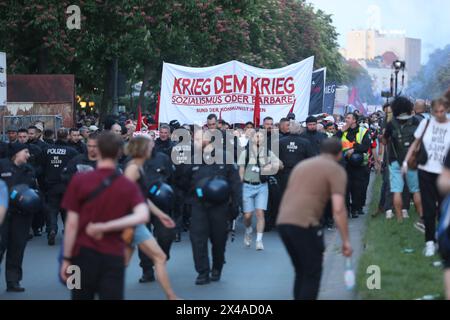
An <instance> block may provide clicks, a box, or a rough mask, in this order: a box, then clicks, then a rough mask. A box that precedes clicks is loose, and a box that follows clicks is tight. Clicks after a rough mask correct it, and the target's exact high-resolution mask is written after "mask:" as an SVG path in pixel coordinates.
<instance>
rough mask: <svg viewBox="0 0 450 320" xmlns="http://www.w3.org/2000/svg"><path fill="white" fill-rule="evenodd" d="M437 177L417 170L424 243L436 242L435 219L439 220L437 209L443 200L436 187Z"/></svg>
mask: <svg viewBox="0 0 450 320" xmlns="http://www.w3.org/2000/svg"><path fill="white" fill-rule="evenodd" d="M438 177H439V175H438V174H435V173H429V172H427V171H423V170H419V188H420V196H421V198H422V207H423V220H424V224H425V241H436V219H439V216H440V214H439V208H440V207H441V204H442V200H443V197H442V196H441V195H440V194H439V191H438V189H437V185H436V182H437V179H438Z"/></svg>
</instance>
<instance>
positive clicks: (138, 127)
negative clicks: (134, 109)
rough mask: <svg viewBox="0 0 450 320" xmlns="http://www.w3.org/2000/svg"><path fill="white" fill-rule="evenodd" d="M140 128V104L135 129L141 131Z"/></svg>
mask: <svg viewBox="0 0 450 320" xmlns="http://www.w3.org/2000/svg"><path fill="white" fill-rule="evenodd" d="M141 129H142V112H141V105H139V106H138V118H137V125H136V131H141Z"/></svg>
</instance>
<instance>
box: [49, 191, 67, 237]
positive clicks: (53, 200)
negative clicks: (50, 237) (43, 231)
mask: <svg viewBox="0 0 450 320" xmlns="http://www.w3.org/2000/svg"><path fill="white" fill-rule="evenodd" d="M63 196H64V194H61V193H58V194H47V195H46V197H45V200H46V205H47V222H46V223H47V232H50V231H55V232H56V233H57V232H58V216H59V214H61V219H62V220H63V222H64V223H65V221H66V211H65V210H64V209H62V208H61V201H62V198H63Z"/></svg>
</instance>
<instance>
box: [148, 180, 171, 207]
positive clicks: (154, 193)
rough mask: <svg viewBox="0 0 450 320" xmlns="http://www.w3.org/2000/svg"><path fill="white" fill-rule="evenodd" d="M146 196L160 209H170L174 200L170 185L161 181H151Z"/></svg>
mask: <svg viewBox="0 0 450 320" xmlns="http://www.w3.org/2000/svg"><path fill="white" fill-rule="evenodd" d="M147 196H148V198H149V199H150V200H151V201H152V202H153V203H154V204H155V205H156V206H157V207H158V208H160V209H161V210H170V208H172V205H173V203H174V200H175V195H174V192H173V189H172V187H171V186H170V185H168V184H167V183H165V182H162V181H157V182H154V183H152V184H151V186H150V189H149V191H148V194H147Z"/></svg>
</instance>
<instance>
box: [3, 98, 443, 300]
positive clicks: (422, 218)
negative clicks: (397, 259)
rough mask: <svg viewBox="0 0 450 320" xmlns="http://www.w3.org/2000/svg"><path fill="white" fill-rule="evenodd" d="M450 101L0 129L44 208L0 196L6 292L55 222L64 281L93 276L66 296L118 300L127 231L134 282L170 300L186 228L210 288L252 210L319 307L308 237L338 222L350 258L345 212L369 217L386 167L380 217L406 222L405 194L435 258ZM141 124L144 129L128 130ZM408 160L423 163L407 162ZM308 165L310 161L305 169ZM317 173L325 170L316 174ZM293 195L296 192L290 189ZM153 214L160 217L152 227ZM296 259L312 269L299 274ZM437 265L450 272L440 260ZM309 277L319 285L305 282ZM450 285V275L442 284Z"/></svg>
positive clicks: (52, 239) (51, 235)
mask: <svg viewBox="0 0 450 320" xmlns="http://www.w3.org/2000/svg"><path fill="white" fill-rule="evenodd" d="M449 95H450V93H447V95H446V96H444V97H442V98H441V99H438V100H436V101H434V102H433V104H432V106H431V108H430V110H428V109H427V106H426V104H425V103H424V102H423V101H421V100H418V101H415V103H413V102H411V101H410V100H409V99H407V98H405V97H397V98H396V99H394V100H393V101H392V102H391V103H390V104H387V105H385V106H384V107H383V110H382V111H381V110H380V111H377V112H375V113H373V114H371V115H370V116H367V117H365V116H362V115H361V114H359V113H358V112H353V113H348V114H346V115H345V117H342V116H330V115H326V114H324V115H317V116H309V117H308V118H307V119H306V120H305V121H303V122H298V121H296V119H295V115H294V114H288V115H287V116H286V118H282V119H280V121H279V122H277V123H275V121H274V119H273V118H271V117H266V118H264V119H263V122H262V125H261V126H258V125H255V124H254V123H252V122H247V123H241V124H229V123H227V122H226V121H224V120H222V119H218V117H217V116H216V115H215V114H211V115H209V116H208V117H207V119H205V120H206V122H205V124H204V126H203V127H202V126H196V125H192V124H183V125H181V124H180V123H179V122H178V121H177V120H173V121H171V122H170V123H168V124H160V125H159V128H158V129H159V130H158V131H151V130H148V129H149V128H150V127H151V125H152V124H153V123H152V120H151V117H150V116H148V117H147V116H145V117H143V119H141V120H140V121H141V124H138V123H137V122H136V121H135V120H133V119H134V117H133V116H131V115H128V114H126V113H120V114H119V115H118V116H109V117H107V118H106V120H105V121H104V123H102V124H100V123H99V122H98V117H97V116H96V115H86V114H84V113H81V114H80V115H79V118H78V122H77V127H74V128H71V129H65V128H60V129H58V130H57V132H53V131H52V130H50V129H46V128H45V123H42V122H38V123H35V124H34V125H32V126H30V127H28V128H13V127H10V128H7V130H6V133H7V141H6V142H2V143H1V144H0V158H3V160H1V161H0V174H1V178H2V179H3V180H4V181H5V182H6V185H7V187H8V188H9V190H10V191H11V189H13V188H14V187H15V186H16V185H18V184H25V185H27V186H28V187H29V188H32V189H34V190H38V193H39V194H40V201H41V206H39V208H37V209H36V210H34V211H33V212H32V213H30V212H20V213H18V212H17V211H23V210H19V209H18V208H16V207H14V205H13V206H9V207H8V203H7V202H6V203H5V201H4V199H3V198H4V197H2V199H0V220H1V218H3V217H4V216H5V217H4V219H3V220H4V223H3V224H2V227H1V228H2V238H1V246H0V249H1V250H0V259H2V258H3V256H4V253H5V252H6V281H7V290H8V291H14V292H22V291H24V290H25V289H24V288H23V287H22V286H21V285H20V281H21V280H22V267H21V266H22V261H23V256H24V252H25V247H26V240H29V239H31V238H32V237H39V236H41V235H42V234H43V233H44V232H45V233H46V235H47V242H48V245H50V246H54V245H55V244H56V243H57V235H58V226H60V225H61V222H63V223H65V228H64V249H63V253H62V267H61V278H62V279H67V274H66V269H67V267H68V266H69V265H70V264H71V263H76V264H77V265H81V266H83V267H84V268H87V269H89V272H88V275H89V276H88V277H87V278H85V279H84V280H83V288H84V289H82V291H77V292H74V293H73V295H72V297H73V298H74V299H91V298H93V297H94V296H95V294H98V295H99V297H100V298H104V299H121V298H123V291H124V288H123V278H124V268H125V265H124V264H122V263H121V262H120V261H123V257H124V256H125V251H124V249H125V246H124V244H125V243H126V240H125V238H124V236H123V235H124V233H125V232H122V230H123V229H125V230H126V229H130V228H131V230H134V231H131V238H132V240H130V241H129V243H128V246H129V247H128V254H130V253H131V248H134V247H138V248H139V258H140V266H141V268H142V277H141V278H140V279H139V281H140V282H142V283H145V282H152V281H155V274H154V273H156V278H157V279H158V281H159V282H160V283H161V285H162V287H163V289H164V291H165V293H166V295H167V297H168V298H169V299H177V298H178V297H177V296H176V294H175V293H174V292H173V290H172V288H171V286H170V281H169V278H168V275H167V271H166V269H165V265H166V263H167V261H168V260H169V258H170V248H171V245H172V243H173V242H174V241H181V239H182V237H181V235H182V232H183V231H187V230H190V240H191V242H192V247H193V257H194V265H195V269H196V271H197V272H198V277H197V279H196V282H195V283H196V284H197V285H205V284H208V283H209V282H210V281H219V280H220V278H221V276H222V268H223V264H224V260H225V259H224V255H225V243H226V239H227V233H228V232H229V231H230V230H232V229H233V225H234V223H233V222H232V221H234V220H235V219H236V218H237V217H238V216H239V215H242V216H243V223H244V226H245V234H244V246H245V247H251V246H252V242H253V225H254V223H253V221H252V220H253V219H252V218H253V215H255V217H256V238H255V249H256V250H258V251H261V250H264V244H263V235H264V232H266V231H270V230H271V229H272V228H274V227H275V226H276V225H277V226H278V229H279V231H280V234H281V236H282V239H283V242H284V244H285V245H286V248H287V250H288V252H289V254H290V256H291V258H292V262H293V264H294V266H295V270H296V284H295V288H294V296H295V298H298V299H305V298H306V299H315V298H317V293H318V285H319V283H320V275H321V265H322V260H321V258H320V257H321V254H322V253H323V238H322V237H321V236H319V238H316V236H315V235H314V234H318V233H317V232H318V230H321V228H322V227H327V228H329V229H331V228H333V220H335V221H336V225H337V227H338V229H339V231H340V232H341V235H342V238H343V249H342V250H343V253H344V254H345V255H346V256H350V255H351V252H352V250H351V246H350V243H349V239H348V230H347V220H346V217H347V216H348V217H349V218H352V219H356V218H358V217H359V216H361V215H364V214H366V213H367V207H368V204H369V201H370V200H371V194H372V188H373V184H374V181H375V177H376V175H377V174H380V173H382V175H383V185H382V191H381V195H382V196H381V199H380V203H379V208H380V209H379V210H382V211H383V212H384V213H385V215H386V219H392V218H393V217H394V214H395V217H396V218H397V221H399V222H401V221H402V220H403V219H407V218H409V211H408V209H409V204H410V199H412V200H413V202H414V205H415V207H416V211H417V214H418V217H419V219H418V221H417V223H416V224H415V226H416V228H417V229H418V230H420V231H422V232H424V233H425V241H426V245H425V251H424V254H425V255H426V256H432V255H434V254H435V251H436V245H435V242H436V238H435V232H436V223H437V219H438V218H439V208H440V204H441V202H442V200H443V198H444V197H443V194H445V193H447V194H448V187H447V184H448V183H447V182H448V181H445V179H444V181H443V179H442V178H441V179H440V180H439V186H440V188H441V190H443V191H442V192H443V193H440V192H439V190H438V184H437V182H438V179H439V175H441V174H442V175H445V174H447V175H448V158H449V157H448V156H447V153H448V152H449V148H450V121H449V120H448V112H449V104H450V97H449ZM428 111H429V112H428ZM137 127H141V128H142V130H141V131H140V132H136V128H137ZM204 132H207V133H208V135H207V138H205V134H204ZM199 133H201V134H199ZM275 140H278V141H276V142H278V144H277V143H275V144H274V142H275ZM218 142H220V143H221V146H220V148H218V147H217V143H218ZM337 142H339V143H337ZM274 145H277V148H276V149H274V150H273V149H272V147H273V146H274ZM418 146H423V148H422V153H421V154H418V153H417V152H415V150H416V148H417V147H418ZM198 150H200V151H201V152H202V154H203V158H200V162H198V161H196V159H195V151H198ZM205 153H206V154H208V156H204V154H205ZM229 154H231V156H229ZM315 157H317V158H315ZM416 157H417V158H419V161H418V162H419V164H418V166H414V164H413V161H411V159H412V160H414V159H415V158H416ZM311 158H314V159H316V160H317V161H312V162H308V159H311ZM210 159H212V160H213V161H212V162H211V161H210ZM219 159H220V160H219ZM230 159H231V160H230ZM445 159H447V160H445ZM197 160H198V159H197ZM445 161H447V162H445ZM444 163H446V164H445V166H446V167H444ZM300 165H301V166H300ZM321 165H322V166H328V167H327V169H326V170H325V167H324V170H320V166H321ZM445 168H447V169H445ZM311 170H312V171H311ZM319 171H320V172H319ZM122 172H124V175H123V176H122ZM310 175H311V177H309V176H310ZM319 176H320V177H319ZM308 179H309V180H308ZM307 180H308V181H310V182H308V187H307V188H306V189H305V184H306V183H307V182H306V181H307ZM102 181H103V182H104V181H107V182H108V184H107V185H105V184H104V183H102ZM125 181H126V182H125ZM405 182H406V183H405ZM96 185H98V188H96ZM154 188H156V189H155V190H158V192H157V193H158V194H159V192H161V193H164V192H166V191H167V190H169V189H170V192H169V193H170V197H171V198H170V201H167V199H165V201H161V200H160V199H159V200H158V197H157V196H156V195H155V194H153V196H154V198H152V195H150V194H149V191H148V190H150V191H151V190H153V189H154ZM168 188H169V189H168ZM3 190H4V187H2V186H0V191H3ZM218 190H220V192H218ZM299 190H304V194H303V193H302V194H297V192H299ZM314 190H316V191H314ZM324 190H325V191H324ZM167 192H168V191H167ZM311 192H312V193H311ZM321 192H323V194H321ZM309 193H311V195H310V196H306V195H307V194H309ZM7 194H8V193H7ZM319 194H321V195H319ZM145 198H148V199H146V200H144V199H145ZM118 199H120V201H119V200H118ZM124 199H126V201H125V200H124ZM158 201H159V202H158ZM302 201H303V202H302ZM119 203H120V205H116V204H119ZM298 206H301V207H302V208H303V209H300V208H299V207H298ZM279 208H280V210H279ZM305 208H307V209H305ZM3 211H6V214H4V213H3ZM279 211H280V212H281V214H280V216H278V212H279ZM299 211H304V212H302V213H298V214H297V212H299ZM149 212H151V213H152V214H154V215H155V216H156V217H157V218H158V219H151V220H150V219H149V217H148V215H149ZM130 213H132V214H130ZM59 216H61V222H59V221H58V218H59ZM343 216H345V218H343ZM333 218H334V219H333ZM119 231H120V232H119ZM151 231H152V232H151ZM208 239H210V241H211V243H212V250H211V251H212V265H210V261H209V255H208V245H207V243H208ZM296 241H311V243H314V244H317V248H315V249H314V250H313V249H311V248H308V247H305V246H298V245H296ZM300 257H309V258H311V259H313V260H314V264H311V265H308V266H306V267H305V266H304V265H302V262H301V259H300ZM128 260H129V258H128ZM128 260H127V261H128ZM105 266H106V267H105ZM445 266H446V268H450V265H449V261H448V260H447V261H446V264H445ZM305 268H306V269H308V268H312V269H314V270H305ZM305 272H306V275H305ZM308 272H310V273H308ZM308 274H314V277H312V278H311V279H307V280H305V276H307V275H308ZM449 278H450V275H448V274H447V282H448V283H447V285H448V286H449V287H450V283H449V282H450V280H449ZM75 291H76V290H75Z"/></svg>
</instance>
